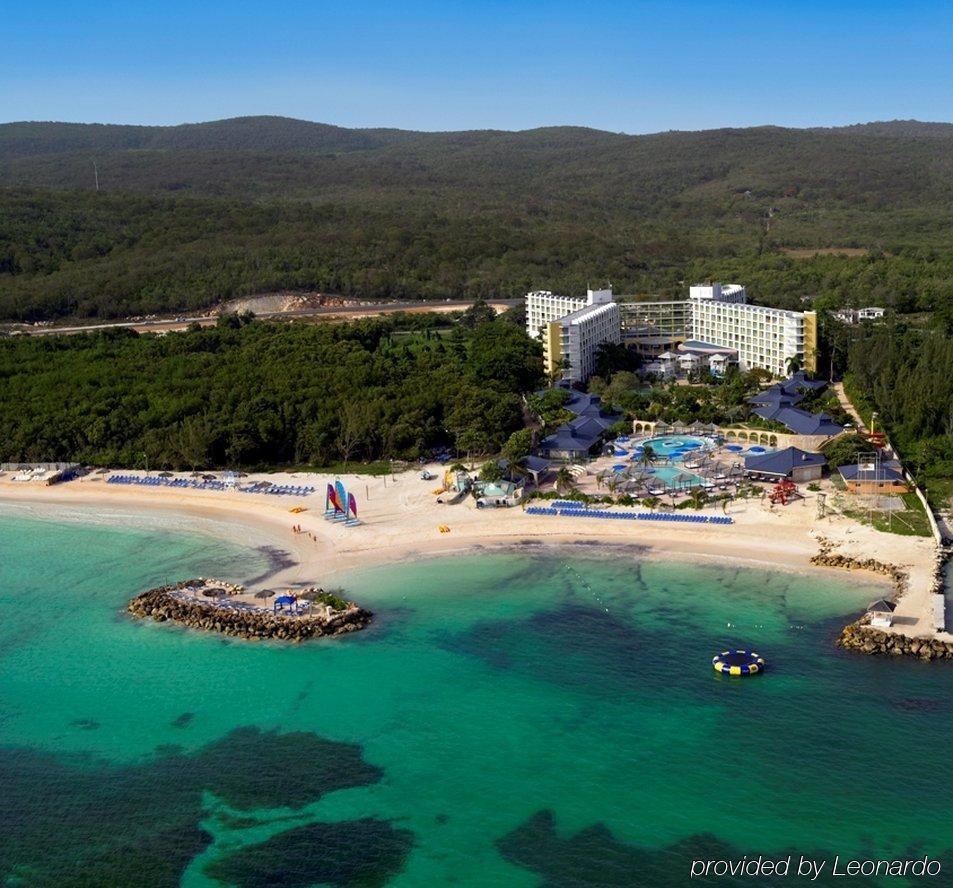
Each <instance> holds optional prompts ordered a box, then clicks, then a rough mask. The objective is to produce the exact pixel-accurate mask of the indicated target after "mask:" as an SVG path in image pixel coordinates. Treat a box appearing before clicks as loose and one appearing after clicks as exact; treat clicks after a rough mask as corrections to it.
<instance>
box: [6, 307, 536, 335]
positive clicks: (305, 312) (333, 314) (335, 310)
mask: <svg viewBox="0 0 953 888" xmlns="http://www.w3.org/2000/svg"><path fill="white" fill-rule="evenodd" d="M520 302H521V300H519V299H495V300H493V301H492V302H489V303H488V304H489V305H490V306H491V307H492V308H494V309H495V310H496V311H497V312H502V311H505V310H506V309H507V308H512V307H513V306H514V305H518V304H519V303H520ZM472 304H473V303H472V302H469V301H467V302H464V301H453V302H387V303H373V302H368V303H366V304H363V305H360V306H357V305H345V306H341V305H327V306H321V307H319V308H299V309H294V310H292V311H267V312H261V313H257V314H256V317H259V318H277V319H284V320H292V319H294V318H309V317H325V318H342V319H343V318H362V317H373V316H376V315H382V314H394V313H395V312H399V311H407V312H414V313H418V312H428V311H435V312H441V313H442V312H450V311H460V310H461V309H465V308H469V307H470V306H471V305H472ZM217 318H218V316H217V315H195V316H189V317H183V316H179V317H177V318H160V319H157V320H154V321H128V320H127V321H109V322H107V323H104V324H80V325H76V326H72V327H56V326H54V327H13V329H18V330H22V331H23V332H24V333H26V334H28V335H30V336H61V335H62V336H69V335H72V334H74V333H90V332H92V331H94V330H108V329H112V328H116V327H118V328H125V329H128V330H136V331H138V332H140V333H165V332H168V331H170V330H184V329H185V328H186V327H188V326H189V325H190V324H200V325H201V326H203V327H207V326H210V325H211V324H214V323H215V322H216V320H217Z"/></svg>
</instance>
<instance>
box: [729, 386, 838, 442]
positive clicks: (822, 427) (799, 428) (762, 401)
mask: <svg viewBox="0 0 953 888" xmlns="http://www.w3.org/2000/svg"><path fill="white" fill-rule="evenodd" d="M826 385H827V383H826V382H824V380H822V379H808V378H807V376H806V375H805V374H804V371H803V370H798V372H797V373H795V374H793V375H792V376H791V377H790V378H788V379H785V380H784V381H783V382H778V383H775V384H774V385H772V386H771V387H770V388H766V389H765V390H764V391H761V392H758V393H757V394H754V395H752V396H751V397H750V398H748V403H749V404H753V405H755V408H754V410H753V411H752V412H753V413H755V414H757V415H758V416H760V417H761V418H762V419H769V420H773V421H774V422H779V423H781V424H782V425H784V426H787V427H788V429H790V430H791V431H792V432H794V433H795V434H797V435H837V434H839V433H840V432H842V431H843V430H844V429H843V427H842V426H840V425H838V424H837V423H836V422H834V420H833V419H831V417H830V416H828V415H827V414H826V413H809V412H808V411H806V410H801V409H799V408H796V407H795V405H796V404H799V403H800V402H801V401H803V400H804V393H805V392H809V391H819V390H820V389H822V388H824V386H826Z"/></svg>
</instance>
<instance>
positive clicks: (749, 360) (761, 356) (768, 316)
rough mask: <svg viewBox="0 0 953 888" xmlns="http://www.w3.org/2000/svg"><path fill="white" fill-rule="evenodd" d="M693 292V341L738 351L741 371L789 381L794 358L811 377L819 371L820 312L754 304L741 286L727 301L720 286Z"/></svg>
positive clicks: (733, 286)
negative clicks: (769, 375)
mask: <svg viewBox="0 0 953 888" xmlns="http://www.w3.org/2000/svg"><path fill="white" fill-rule="evenodd" d="M691 292H692V298H691V300H690V301H691V303H692V339H694V340H698V341H700V342H707V343H711V344H712V345H717V346H721V347H725V348H732V349H735V350H736V351H737V352H738V367H739V369H740V370H742V371H744V370H752V369H754V368H760V369H762V370H767V371H768V372H769V373H772V374H774V375H775V376H784V375H785V374H786V373H787V371H788V362H789V361H790V360H791V359H792V358H793V359H795V360H797V361H798V363H799V364H800V365H801V366H802V367H804V368H805V369H806V370H808V371H809V372H812V373H813V372H814V371H815V370H816V369H817V313H816V312H813V311H786V310H784V309H780V308H768V307H767V306H764V305H750V304H748V303H747V302H745V301H744V300H745V298H746V296H745V293H744V288H743V287H739V286H738V285H732V286H731V287H730V288H728V296H727V298H722V294H723V293H724V292H725V288H722V287H721V285H719V284H712V285H711V286H710V287H692V288H691ZM698 292H700V294H702V295H696V293H698ZM709 292H711V295H708V294H709Z"/></svg>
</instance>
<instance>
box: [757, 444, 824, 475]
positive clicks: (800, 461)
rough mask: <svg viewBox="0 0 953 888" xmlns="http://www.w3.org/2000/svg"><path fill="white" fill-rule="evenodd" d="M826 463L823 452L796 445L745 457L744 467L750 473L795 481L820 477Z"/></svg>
mask: <svg viewBox="0 0 953 888" xmlns="http://www.w3.org/2000/svg"><path fill="white" fill-rule="evenodd" d="M826 463H827V460H826V459H825V457H824V455H823V454H821V453H810V452H808V451H807V450H801V449H800V448H798V447H785V448H784V450H775V451H774V452H773V453H764V454H758V455H757V456H746V457H745V469H746V470H747V471H748V472H750V473H751V474H753V475H769V476H770V477H772V478H789V479H790V480H791V481H795V482H801V481H812V480H814V479H816V478H820V477H821V473H822V472H823V470H824V465H825V464H826Z"/></svg>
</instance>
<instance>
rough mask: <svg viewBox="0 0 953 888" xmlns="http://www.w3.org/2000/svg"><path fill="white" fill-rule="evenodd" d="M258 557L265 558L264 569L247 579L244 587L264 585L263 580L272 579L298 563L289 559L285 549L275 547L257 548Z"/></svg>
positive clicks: (288, 553) (289, 555)
mask: <svg viewBox="0 0 953 888" xmlns="http://www.w3.org/2000/svg"><path fill="white" fill-rule="evenodd" d="M255 551H256V552H258V553H259V554H260V555H264V556H265V561H266V562H267V563H266V565H265V569H264V570H263V571H262V572H261V573H260V574H258V575H257V576H254V577H249V578H248V579H247V580H246V581H245V585H246V586H257V585H258V584H259V583H264V582H265V580H267V579H269V578H270V577H273V576H274V575H275V574H277V573H280V572H281V571H283V570H286V569H287V568H289V567H294V566H295V565H296V564H297V563H298V562H297V561H295V560H294V558H292V557H291V553H290V552H288V551H287V550H286V549H279V548H278V547H277V546H259V547H258V548H257V549H256V550H255Z"/></svg>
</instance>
